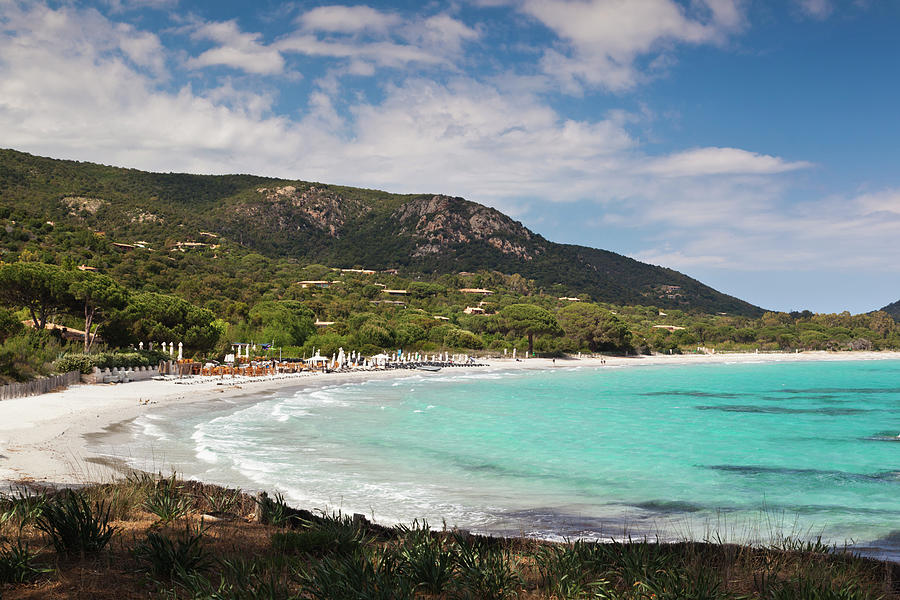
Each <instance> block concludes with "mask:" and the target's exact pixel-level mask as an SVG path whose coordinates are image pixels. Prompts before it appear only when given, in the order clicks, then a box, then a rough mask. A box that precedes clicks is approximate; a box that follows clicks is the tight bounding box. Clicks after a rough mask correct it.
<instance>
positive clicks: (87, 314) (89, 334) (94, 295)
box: [68, 272, 128, 354]
mask: <svg viewBox="0 0 900 600" xmlns="http://www.w3.org/2000/svg"><path fill="white" fill-rule="evenodd" d="M71 279H72V282H71V284H70V285H69V290H68V291H69V293H70V294H71V296H72V299H73V300H74V301H75V302H77V303H78V305H79V306H80V307H81V308H82V309H83V311H84V352H85V354H87V353H89V352H90V351H91V346H92V345H93V344H94V340H95V339H96V337H97V330H99V328H100V324H101V323H100V321H101V320H102V319H104V318H106V317H108V316H110V314H111V312H112V311H114V310H116V309H121V308H123V307H124V306H125V303H126V302H127V299H128V292H127V290H126V289H125V288H123V287H122V286H120V285H119V284H118V283H117V282H116V280H114V279H113V278H112V277H108V276H106V275H101V274H99V273H91V272H81V273H77V274H74V273H73V276H72V278H71ZM95 327H96V328H95Z"/></svg>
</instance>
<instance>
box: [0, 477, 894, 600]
mask: <svg viewBox="0 0 900 600" xmlns="http://www.w3.org/2000/svg"><path fill="white" fill-rule="evenodd" d="M161 485H170V484H168V483H166V481H165V480H164V479H163V478H158V477H150V476H146V475H138V476H134V477H131V478H128V479H126V480H124V481H121V482H118V483H112V484H103V485H95V486H90V487H87V488H84V489H83V490H82V492H81V493H83V494H84V495H85V497H86V499H88V501H89V502H90V503H91V505H93V504H94V503H98V502H99V503H104V504H106V505H109V506H111V507H112V508H111V511H110V515H111V523H110V524H111V525H113V526H115V527H116V528H117V532H116V534H115V535H114V536H113V538H112V541H111V542H110V543H109V545H108V546H107V547H106V548H104V549H103V550H102V551H99V552H94V553H86V554H84V555H66V554H57V553H56V552H55V551H54V549H53V545H52V543H51V541H50V539H49V538H48V537H47V535H46V534H45V533H44V532H42V531H41V530H39V529H38V528H37V527H36V526H35V523H34V520H33V518H32V516H28V515H30V514H32V513H30V512H29V511H28V510H25V508H20V510H18V511H12V509H13V507H14V504H15V503H16V502H19V503H24V502H25V501H24V500H22V499H21V498H20V499H19V500H6V501H3V502H0V517H2V516H3V515H4V514H8V515H9V516H8V518H5V519H2V525H0V547H3V548H7V547H9V545H10V544H15V543H16V542H18V541H21V542H22V543H23V544H25V545H27V547H28V548H30V549H31V550H32V551H34V552H36V555H35V556H34V557H33V563H34V564H35V565H36V566H38V567H42V568H47V569H49V570H50V571H49V572H47V573H42V574H39V575H37V576H36V578H35V579H34V580H33V581H30V582H28V583H2V584H0V597H2V598H3V599H4V600H15V599H25V598H27V599H56V598H60V599H62V598H76V599H81V598H83V599H92V600H94V599H96V600H105V599H109V600H113V599H115V600H121V599H129V598H204V597H206V598H209V597H211V593H213V592H215V593H217V594H218V595H217V596H215V597H216V598H236V599H237V598H279V599H286V598H322V599H326V598H328V599H331V598H334V599H336V600H340V599H341V598H359V599H364V598H373V599H374V598H400V599H402V598H433V599H438V598H457V597H470V598H513V597H516V598H523V599H537V598H543V599H549V598H553V599H563V598H573V599H577V598H611V599H619V600H644V599H649V598H656V599H658V600H663V599H665V598H671V599H678V600H681V599H683V598H708V599H711V600H717V599H722V600H724V599H729V598H731V599H738V598H759V599H772V600H777V599H780V598H791V597H796V598H811V599H812V598H823V599H828V598H841V599H844V600H854V599H864V598H866V599H868V598H871V599H875V598H884V599H885V600H891V599H898V600H900V565H896V564H891V563H882V562H878V561H874V560H869V559H863V558H859V557H857V556H854V555H852V554H848V553H842V552H835V551H833V550H829V549H827V548H824V547H821V546H819V545H815V544H811V545H800V544H796V543H787V544H784V547H780V548H774V547H769V548H752V547H748V546H739V545H730V544H706V543H680V544H654V543H644V542H637V541H636V542H632V543H611V544H591V543H576V544H550V543H546V542H539V541H534V540H526V539H509V540H503V539H494V538H482V537H478V536H465V535H460V534H458V533H455V532H447V531H443V532H440V531H437V532H432V531H430V530H428V529H427V528H422V527H421V524H416V526H415V527H412V528H384V527H379V526H376V525H372V524H369V523H366V522H365V521H353V520H352V519H346V518H334V517H332V516H330V515H314V514H312V513H309V512H306V511H291V514H290V518H288V519H287V520H286V521H285V525H283V526H273V525H266V524H261V523H258V522H256V521H255V520H254V511H255V510H256V508H257V507H256V502H255V501H254V499H253V498H252V497H250V496H248V495H246V494H240V495H239V496H238V497H237V501H236V502H234V501H230V500H229V501H227V502H226V501H225V500H220V499H221V498H222V497H223V495H228V494H231V495H232V496H234V494H235V492H236V490H223V489H222V488H219V487H217V486H210V485H204V484H201V483H197V482H184V481H180V482H178V484H177V486H176V488H177V493H178V494H181V495H183V497H184V498H187V499H189V501H190V506H191V508H190V511H189V514H188V515H187V516H184V517H182V518H178V519H176V520H174V521H172V522H163V521H162V520H161V519H160V518H159V517H158V516H157V515H154V514H151V513H150V512H148V511H147V510H146V508H145V504H146V499H147V497H148V496H150V495H151V494H153V493H154V492H155V491H157V490H158V489H159V486H161ZM33 504H34V503H33V502H32V504H30V505H28V506H32V505H33ZM216 506H218V507H219V508H221V507H223V506H228V507H230V510H229V512H228V513H227V514H222V513H221V512H220V513H219V514H218V515H217V518H214V519H211V518H209V515H208V513H210V512H211V511H213V510H214V508H215V507H216ZM26 508H27V507H26ZM32 512H33V511H32ZM275 534H278V535H275ZM273 536H274V537H275V538H276V539H277V540H278V545H277V547H278V548H280V550H276V547H275V546H274V545H273ZM192 537H193V538H196V539H194V540H193V542H192V541H191V540H192ZM151 539H155V540H156V541H157V542H158V543H161V544H163V547H164V548H166V549H168V550H170V551H171V552H172V553H173V555H178V552H182V554H183V555H184V556H189V555H190V552H192V551H193V552H195V554H194V555H193V557H194V558H195V559H200V560H199V562H197V563H196V564H197V565H201V566H198V567H197V570H189V571H187V572H184V573H181V572H178V571H177V569H176V570H175V571H173V572H174V573H175V574H174V575H171V576H169V575H165V576H159V575H158V574H157V575H152V573H153V572H154V571H152V570H151V569H150V565H149V563H148V559H146V558H141V557H140V556H138V553H136V552H135V549H136V548H138V547H139V546H142V545H144V546H145V547H147V546H148V540H151ZM192 544H193V545H192ZM178 556H181V555H178ZM157 558H159V557H157ZM164 559H165V557H163V559H159V560H164ZM177 560H180V559H177ZM177 560H176V562H177ZM448 561H449V562H448ZM448 564H449V565H450V566H449V567H448V566H447V565H448ZM0 572H2V570H0ZM354 585H355V586H356V587H357V588H359V589H358V590H357V591H356V592H354V591H352V590H351V591H347V590H348V589H350V588H353V586H354Z"/></svg>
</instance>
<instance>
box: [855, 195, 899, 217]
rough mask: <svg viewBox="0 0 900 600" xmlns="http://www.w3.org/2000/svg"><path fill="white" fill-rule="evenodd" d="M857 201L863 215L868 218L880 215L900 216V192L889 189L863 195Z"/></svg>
mask: <svg viewBox="0 0 900 600" xmlns="http://www.w3.org/2000/svg"><path fill="white" fill-rule="evenodd" d="M855 201H856V203H857V204H858V205H859V206H860V208H861V209H862V214H864V215H866V216H869V215H873V214H878V213H890V215H891V216H893V215H900V190H894V189H887V190H881V191H879V192H872V193H868V194H862V195H860V196H858V197H857V198H856V200H855Z"/></svg>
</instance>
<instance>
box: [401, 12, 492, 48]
mask: <svg viewBox="0 0 900 600" xmlns="http://www.w3.org/2000/svg"><path fill="white" fill-rule="evenodd" d="M411 33H412V36H411V37H412V40H413V41H414V42H415V43H418V44H419V45H421V46H423V47H426V48H429V47H431V48H442V49H444V50H445V51H447V52H450V53H457V52H459V51H460V50H461V49H462V45H463V43H465V42H471V41H474V40H477V39H478V38H479V37H480V35H481V34H479V32H478V31H476V30H475V29H472V28H471V27H469V26H468V25H466V24H465V23H463V22H462V21H460V20H458V19H454V18H453V17H451V16H450V15H447V14H438V15H433V16H431V17H428V18H426V19H425V20H424V21H422V22H421V23H416V24H414V25H413V26H412V27H411Z"/></svg>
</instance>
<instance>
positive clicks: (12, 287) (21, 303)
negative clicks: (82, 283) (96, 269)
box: [0, 262, 74, 329]
mask: <svg viewBox="0 0 900 600" xmlns="http://www.w3.org/2000/svg"><path fill="white" fill-rule="evenodd" d="M72 279H73V275H72V273H71V272H70V271H66V270H64V269H63V268H61V267H58V266H56V265H48V264H44V263H36V262H16V263H10V264H4V265H0V301H2V302H3V303H5V304H8V305H10V306H15V307H19V308H25V309H27V310H28V313H29V315H31V319H32V322H33V323H34V327H35V328H36V329H44V328H45V327H46V325H47V322H48V321H49V320H50V319H51V318H53V316H54V315H56V314H57V313H59V312H61V311H64V310H66V309H67V308H69V307H71V306H72V303H73V300H74V299H73V297H72V295H71V293H70V291H69V286H70V285H71V283H72Z"/></svg>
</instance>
